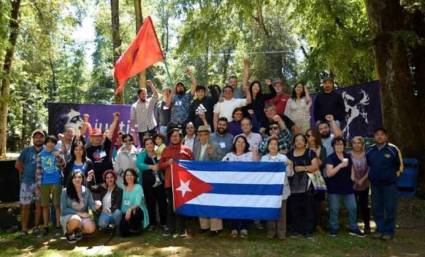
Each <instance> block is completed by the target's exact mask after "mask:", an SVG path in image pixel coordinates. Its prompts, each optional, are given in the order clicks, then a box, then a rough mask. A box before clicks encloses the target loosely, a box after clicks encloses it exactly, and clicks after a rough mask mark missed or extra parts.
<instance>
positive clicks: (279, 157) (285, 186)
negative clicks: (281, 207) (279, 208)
mask: <svg viewBox="0 0 425 257" xmlns="http://www.w3.org/2000/svg"><path fill="white" fill-rule="evenodd" d="M261 161H262V162H283V163H285V165H286V163H287V162H288V157H286V155H284V154H280V153H278V154H277V155H275V156H271V155H270V154H266V155H264V156H263V157H261ZM293 174H294V172H293V171H292V168H289V169H288V166H287V167H286V172H285V180H284V182H283V192H282V197H283V200H286V199H288V197H289V195H291V190H290V188H289V181H288V176H289V177H291V176H292V175H293Z"/></svg>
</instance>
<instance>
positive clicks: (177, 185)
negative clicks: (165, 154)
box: [172, 162, 212, 209]
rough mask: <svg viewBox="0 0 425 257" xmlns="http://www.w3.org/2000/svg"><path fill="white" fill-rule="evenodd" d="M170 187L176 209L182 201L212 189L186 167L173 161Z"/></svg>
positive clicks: (184, 201)
mask: <svg viewBox="0 0 425 257" xmlns="http://www.w3.org/2000/svg"><path fill="white" fill-rule="evenodd" d="M172 188H173V199H174V209H178V208H179V207H180V206H182V205H183V204H184V203H186V202H188V201H190V200H192V199H193V198H196V197H198V195H201V194H203V193H206V192H209V191H211V190H212V186H211V185H210V184H208V183H205V182H204V181H202V180H200V179H199V178H197V177H195V176H194V175H193V174H192V173H190V172H189V171H188V170H187V169H185V168H183V167H182V166H180V165H178V164H177V163H175V162H173V164H172Z"/></svg>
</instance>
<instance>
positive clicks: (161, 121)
mask: <svg viewBox="0 0 425 257" xmlns="http://www.w3.org/2000/svg"><path fill="white" fill-rule="evenodd" d="M156 112H157V117H156V119H157V121H158V125H159V126H168V123H170V118H171V106H167V103H166V102H165V101H161V102H159V103H158V104H157V105H156Z"/></svg>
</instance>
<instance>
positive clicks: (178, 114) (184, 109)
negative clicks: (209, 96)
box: [171, 92, 192, 124]
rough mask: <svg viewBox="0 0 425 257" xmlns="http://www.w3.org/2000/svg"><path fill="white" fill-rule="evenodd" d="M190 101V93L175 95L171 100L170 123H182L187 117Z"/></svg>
mask: <svg viewBox="0 0 425 257" xmlns="http://www.w3.org/2000/svg"><path fill="white" fill-rule="evenodd" d="M191 101H192V94H191V93H190V92H189V93H186V94H184V95H175V96H174V97H173V100H172V108H171V123H174V124H183V123H185V122H186V120H187V118H188V117H189V107H190V102H191Z"/></svg>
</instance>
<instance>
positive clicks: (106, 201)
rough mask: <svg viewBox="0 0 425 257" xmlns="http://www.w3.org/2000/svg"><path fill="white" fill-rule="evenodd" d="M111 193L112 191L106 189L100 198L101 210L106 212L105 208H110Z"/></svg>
mask: <svg viewBox="0 0 425 257" xmlns="http://www.w3.org/2000/svg"><path fill="white" fill-rule="evenodd" d="M111 195H112V192H111V191H109V190H108V192H107V193H106V194H105V196H104V197H103V199H102V206H103V208H102V209H103V212H106V210H111V205H112V203H111V202H112V200H111Z"/></svg>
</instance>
